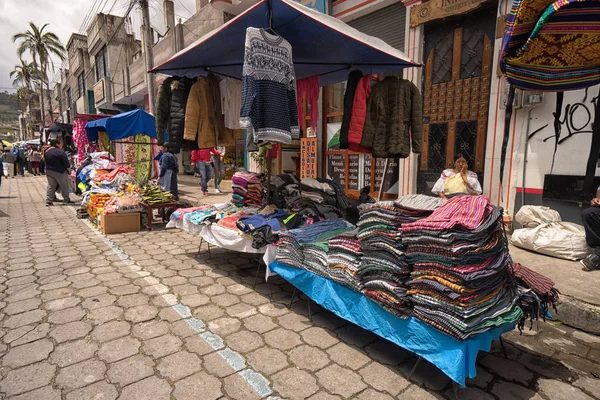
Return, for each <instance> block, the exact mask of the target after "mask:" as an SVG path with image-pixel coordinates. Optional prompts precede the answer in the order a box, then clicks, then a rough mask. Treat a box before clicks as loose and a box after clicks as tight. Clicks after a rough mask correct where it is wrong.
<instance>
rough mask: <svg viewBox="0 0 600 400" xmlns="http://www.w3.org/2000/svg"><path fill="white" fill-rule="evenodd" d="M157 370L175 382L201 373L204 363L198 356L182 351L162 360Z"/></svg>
mask: <svg viewBox="0 0 600 400" xmlns="http://www.w3.org/2000/svg"><path fill="white" fill-rule="evenodd" d="M157 369H158V371H159V372H160V374H161V375H162V376H164V377H166V378H168V379H169V380H171V381H172V382H175V381H178V380H180V379H183V378H185V377H186V376H190V375H192V374H194V373H196V372H198V371H200V370H201V369H202V362H201V361H200V358H198V356H197V355H196V354H194V353H189V352H187V351H180V352H177V353H175V354H171V355H170V356H166V357H164V358H163V359H161V360H160V362H159V363H158V366H157Z"/></svg>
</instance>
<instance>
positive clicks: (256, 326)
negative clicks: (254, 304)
mask: <svg viewBox="0 0 600 400" xmlns="http://www.w3.org/2000/svg"><path fill="white" fill-rule="evenodd" d="M243 323H244V326H245V327H246V329H248V330H251V331H254V332H258V333H265V332H268V331H270V330H272V329H275V328H277V324H276V323H274V322H273V319H272V318H271V317H267V316H266V315H262V314H259V315H254V316H252V317H249V318H246V319H244V320H243Z"/></svg>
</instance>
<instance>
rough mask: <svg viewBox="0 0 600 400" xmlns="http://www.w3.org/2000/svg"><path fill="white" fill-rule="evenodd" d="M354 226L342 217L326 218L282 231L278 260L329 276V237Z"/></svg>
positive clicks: (278, 247) (278, 246)
mask: <svg viewBox="0 0 600 400" xmlns="http://www.w3.org/2000/svg"><path fill="white" fill-rule="evenodd" d="M353 229H354V226H353V225H352V224H350V223H348V222H347V221H344V220H342V219H329V220H325V221H318V222H315V223H314V224H310V225H305V226H303V227H301V228H297V229H292V230H289V231H282V232H280V234H279V241H278V242H277V261H279V262H280V263H282V264H286V265H289V266H291V267H295V268H301V269H306V270H307V271H310V272H313V273H315V274H317V275H320V276H323V277H326V278H329V275H328V273H327V252H328V251H329V246H328V240H329V239H331V238H333V237H336V236H339V235H341V234H344V233H346V232H349V231H352V230H353Z"/></svg>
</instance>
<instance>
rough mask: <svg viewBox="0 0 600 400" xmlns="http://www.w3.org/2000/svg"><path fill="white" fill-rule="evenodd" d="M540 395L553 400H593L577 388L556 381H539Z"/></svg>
mask: <svg viewBox="0 0 600 400" xmlns="http://www.w3.org/2000/svg"><path fill="white" fill-rule="evenodd" d="M538 388H539V393H540V394H544V395H546V396H547V397H548V398H550V399H552V400H575V399H577V400H592V397H590V396H588V395H587V394H585V393H583V392H582V391H581V390H580V389H578V388H576V387H575V386H572V385H569V384H568V383H564V382H561V381H557V380H555V379H539V380H538Z"/></svg>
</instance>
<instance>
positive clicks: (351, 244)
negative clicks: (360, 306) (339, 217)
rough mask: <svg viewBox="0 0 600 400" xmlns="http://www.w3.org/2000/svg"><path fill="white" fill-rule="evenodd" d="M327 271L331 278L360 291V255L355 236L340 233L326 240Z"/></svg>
mask: <svg viewBox="0 0 600 400" xmlns="http://www.w3.org/2000/svg"><path fill="white" fill-rule="evenodd" d="M328 246H329V253H328V254H327V273H328V275H329V278H330V279H331V280H334V281H336V282H338V283H341V284H342V285H345V286H348V287H349V288H350V289H352V290H354V291H356V292H360V291H361V290H362V284H361V281H360V277H359V276H358V268H359V266H360V259H361V257H362V254H363V253H362V248H361V246H360V241H359V240H358V239H356V237H355V236H350V235H348V236H346V235H340V236H337V237H335V238H333V239H331V240H329V242H328Z"/></svg>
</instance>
